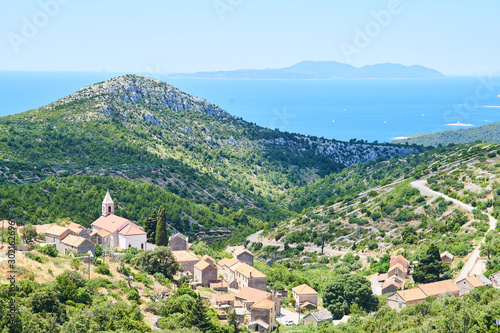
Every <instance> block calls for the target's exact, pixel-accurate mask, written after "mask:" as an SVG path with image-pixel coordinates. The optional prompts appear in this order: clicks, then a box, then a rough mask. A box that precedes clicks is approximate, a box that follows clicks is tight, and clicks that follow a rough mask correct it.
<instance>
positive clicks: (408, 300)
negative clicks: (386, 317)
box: [387, 280, 460, 311]
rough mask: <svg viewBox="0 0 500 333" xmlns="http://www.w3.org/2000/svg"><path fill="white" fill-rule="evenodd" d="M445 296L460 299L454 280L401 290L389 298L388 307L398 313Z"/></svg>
mask: <svg viewBox="0 0 500 333" xmlns="http://www.w3.org/2000/svg"><path fill="white" fill-rule="evenodd" d="M444 295H451V296H454V297H459V295H460V290H459V289H458V287H457V286H456V285H455V284H454V283H453V281H452V280H444V281H438V282H432V283H426V284H421V285H418V286H416V287H414V288H412V289H407V290H399V291H397V292H395V293H393V294H391V295H389V296H387V305H388V306H389V307H391V308H393V309H395V310H397V311H400V310H401V309H402V308H405V307H407V306H408V305H412V304H417V303H420V302H424V301H425V299H426V298H427V297H436V298H438V299H439V298H442V297H443V296H444Z"/></svg>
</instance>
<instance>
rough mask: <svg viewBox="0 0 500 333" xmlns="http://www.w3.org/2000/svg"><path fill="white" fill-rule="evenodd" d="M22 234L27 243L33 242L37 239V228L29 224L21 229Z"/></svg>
mask: <svg viewBox="0 0 500 333" xmlns="http://www.w3.org/2000/svg"><path fill="white" fill-rule="evenodd" d="M21 235H22V237H23V241H24V242H25V243H26V244H30V243H33V241H35V240H36V238H37V236H38V234H37V233H36V229H35V227H34V226H32V225H31V224H28V225H27V226H25V227H24V228H22V229H21Z"/></svg>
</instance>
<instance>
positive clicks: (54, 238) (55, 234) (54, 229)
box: [45, 225, 76, 253]
mask: <svg viewBox="0 0 500 333" xmlns="http://www.w3.org/2000/svg"><path fill="white" fill-rule="evenodd" d="M68 235H73V236H76V234H75V232H74V231H71V229H69V228H64V227H61V226H58V225H52V226H51V227H50V228H49V229H47V230H46V231H45V243H47V244H50V245H52V246H54V247H55V248H56V249H57V250H58V251H59V252H61V253H64V249H63V246H61V241H62V240H63V239H64V238H66V237H67V236H68Z"/></svg>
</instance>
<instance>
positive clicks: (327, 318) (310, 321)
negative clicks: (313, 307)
mask: <svg viewBox="0 0 500 333" xmlns="http://www.w3.org/2000/svg"><path fill="white" fill-rule="evenodd" d="M332 320H333V317H332V314H331V313H330V311H328V310H327V309H323V310H320V311H316V312H311V313H309V314H308V315H307V316H305V317H304V319H303V323H304V325H313V326H318V324H321V323H324V322H327V323H331V322H332Z"/></svg>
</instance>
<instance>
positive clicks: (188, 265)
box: [172, 251, 216, 280]
mask: <svg viewBox="0 0 500 333" xmlns="http://www.w3.org/2000/svg"><path fill="white" fill-rule="evenodd" d="M172 254H173V255H174V259H175V261H176V262H178V263H179V264H181V265H182V268H183V269H184V272H186V273H187V272H189V273H191V276H193V274H194V265H196V264H197V263H198V262H199V261H200V259H199V258H198V257H197V256H195V255H194V254H193V253H191V252H189V251H172ZM215 280H216V279H215Z"/></svg>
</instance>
